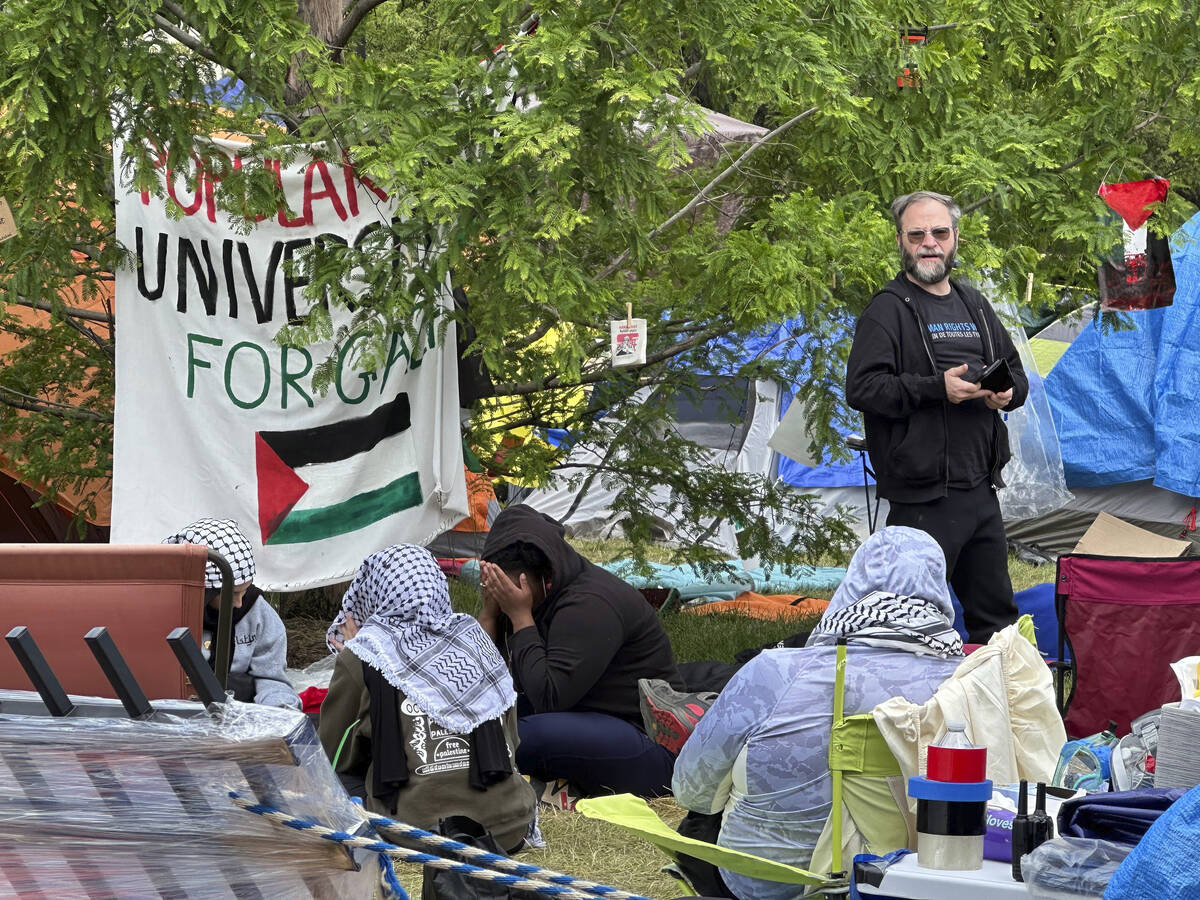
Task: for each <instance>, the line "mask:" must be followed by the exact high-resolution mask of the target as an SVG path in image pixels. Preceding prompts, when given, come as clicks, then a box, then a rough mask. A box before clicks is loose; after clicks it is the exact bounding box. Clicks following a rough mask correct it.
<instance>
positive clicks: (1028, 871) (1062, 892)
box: [1021, 837, 1133, 900]
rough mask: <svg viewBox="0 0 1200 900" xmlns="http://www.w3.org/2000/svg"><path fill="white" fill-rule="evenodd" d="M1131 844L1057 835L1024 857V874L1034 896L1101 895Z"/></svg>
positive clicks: (1049, 899)
mask: <svg viewBox="0 0 1200 900" xmlns="http://www.w3.org/2000/svg"><path fill="white" fill-rule="evenodd" d="M1132 849H1133V846H1132V845H1130V844H1114V843H1113V842H1112V841H1096V840H1091V839H1089V838H1069V837H1063V838H1055V839H1054V840H1051V841H1046V843H1044V844H1042V845H1041V846H1040V847H1037V848H1036V849H1035V850H1034V851H1033V852H1032V853H1030V854H1028V855H1026V856H1024V857H1022V858H1021V877H1022V878H1024V879H1025V886H1026V887H1027V888H1029V896H1030V897H1033V898H1035V900H1077V898H1080V897H1100V896H1102V895H1103V894H1104V889H1105V888H1106V887H1107V886H1108V881H1109V879H1110V878H1112V876H1113V873H1114V872H1116V871H1117V867H1118V866H1119V865H1121V863H1123V862H1124V861H1125V857H1126V856H1128V855H1129V851H1130V850H1132Z"/></svg>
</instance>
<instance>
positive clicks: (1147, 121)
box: [963, 72, 1191, 216]
mask: <svg viewBox="0 0 1200 900" xmlns="http://www.w3.org/2000/svg"><path fill="white" fill-rule="evenodd" d="M1190 74H1191V73H1190V72H1185V73H1184V74H1182V75H1180V76H1179V78H1178V79H1177V80H1176V81H1175V83H1174V84H1173V85H1171V90H1169V91H1168V92H1167V96H1166V97H1164V98H1163V101H1162V103H1160V104H1159V105H1158V109H1157V110H1156V111H1155V112H1153V113H1151V114H1150V115H1149V116H1147V117H1146V118H1144V119H1142V121H1140V122H1138V123H1137V124H1136V125H1134V126H1133V127H1132V128H1130V129H1129V130H1128V131H1126V132H1125V133H1124V134H1123V135H1121V137H1119V138H1117V139H1116V140H1112V141H1107V142H1105V143H1104V144H1101V145H1100V146H1111V145H1112V144H1115V143H1121V142H1123V141H1127V140H1129V138H1131V137H1133V136H1134V135H1135V134H1137V133H1138V132H1139V131H1141V130H1142V129H1143V128H1146V127H1147V126H1149V125H1151V124H1152V123H1154V122H1156V121H1157V120H1158V119H1160V118H1162V114H1163V110H1165V109H1166V108H1167V104H1168V103H1170V102H1171V100H1172V99H1174V97H1175V95H1176V94H1177V93H1178V92H1179V88H1180V87H1181V86H1182V85H1183V82H1184V81H1185V80H1186V78H1187V76H1188V75H1190ZM1087 159H1088V154H1086V153H1081V154H1079V156H1077V157H1075V158H1074V159H1073V160H1071V161H1070V162H1069V163H1064V164H1063V165H1061V166H1059V167H1058V168H1057V169H1052V170H1051V172H1052V173H1053V174H1055V175H1061V174H1063V173H1064V172H1069V171H1070V170H1071V169H1074V168H1075V167H1076V166H1078V165H1082V164H1083V163H1084V162H1086V161H1087ZM1001 187H1003V185H1001ZM999 193H1000V187H997V188H996V189H995V190H993V191H992V192H991V193H990V194H988V195H987V196H986V197H983V198H981V199H979V200H976V201H975V202H974V203H971V204H968V205H967V206H964V207H963V215H964V216H965V215H967V213H972V212H974V211H975V210H977V209H979V208H980V207H981V206H986V205H987V204H989V203H991V202H992V201H993V200H995V199H996V195H997V194H999Z"/></svg>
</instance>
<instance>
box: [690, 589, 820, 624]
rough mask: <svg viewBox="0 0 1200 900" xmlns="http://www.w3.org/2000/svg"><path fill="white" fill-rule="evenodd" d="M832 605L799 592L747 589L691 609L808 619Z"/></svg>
mask: <svg viewBox="0 0 1200 900" xmlns="http://www.w3.org/2000/svg"><path fill="white" fill-rule="evenodd" d="M828 608H829V601H828V600H821V599H818V598H817V597H801V596H800V595H799V594H756V593H754V592H753V591H746V592H744V593H741V594H738V595H737V596H736V597H734V598H733V599H732V600H718V601H716V602H714V603H705V604H704V605H703V606H692V607H689V608H688V609H687V612H691V613H696V614H697V615H701V616H707V615H710V614H711V613H736V614H737V615H740V616H750V617H752V618H755V619H806V618H809V617H812V616H819V615H821V614H822V613H823V612H825V610H826V609H828Z"/></svg>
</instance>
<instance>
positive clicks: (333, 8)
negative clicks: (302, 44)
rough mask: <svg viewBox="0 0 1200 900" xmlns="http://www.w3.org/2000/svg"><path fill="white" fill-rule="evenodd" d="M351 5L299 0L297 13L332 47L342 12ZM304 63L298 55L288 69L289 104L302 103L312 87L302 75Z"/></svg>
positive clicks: (338, 0)
mask: <svg viewBox="0 0 1200 900" xmlns="http://www.w3.org/2000/svg"><path fill="white" fill-rule="evenodd" d="M349 5H350V0H299V2H298V3H297V15H298V16H299V17H300V20H301V21H303V22H304V23H305V24H306V25H308V27H309V29H310V30H311V31H312V33H313V34H314V35H315V36H316V37H318V38H320V40H321V41H322V42H323V43H324V44H325V45H326V46H327V47H331V46H332V44H333V40H334V38H336V37H337V33H338V29H339V28H340V27H341V25H342V14H343V13H344V12H345V9H346V7H347V6H349ZM302 63H303V57H297V58H296V59H295V60H294V61H293V62H292V65H291V67H290V68H289V69H288V74H287V85H286V87H285V92H284V98H285V99H286V100H287V103H288V105H289V106H295V105H296V104H298V103H300V102H301V101H302V100H303V99H304V97H305V96H306V95H307V94H308V92H309V90H310V89H311V86H310V85H309V83H308V82H307V81H305V80H304V79H303V78H302V77H301V76H300V66H301V64H302Z"/></svg>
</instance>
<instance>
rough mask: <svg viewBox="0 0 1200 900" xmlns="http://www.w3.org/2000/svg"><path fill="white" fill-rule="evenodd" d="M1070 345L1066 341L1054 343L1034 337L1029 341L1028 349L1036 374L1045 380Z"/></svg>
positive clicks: (1053, 341)
mask: <svg viewBox="0 0 1200 900" xmlns="http://www.w3.org/2000/svg"><path fill="white" fill-rule="evenodd" d="M1070 346H1071V345H1070V344H1068V343H1067V342H1066V341H1055V340H1050V339H1049V338H1039V337H1034V338H1030V339H1029V349H1030V351H1031V352H1032V353H1033V362H1034V365H1036V366H1037V370H1038V374H1039V375H1041V376H1042V377H1043V378H1045V377H1046V376H1047V375H1049V374H1050V370H1051V369H1053V368H1054V366H1055V364H1056V363H1057V362H1058V361H1059V359H1061V358H1062V355H1063V354H1064V353H1066V352H1067V348H1068V347H1070Z"/></svg>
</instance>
